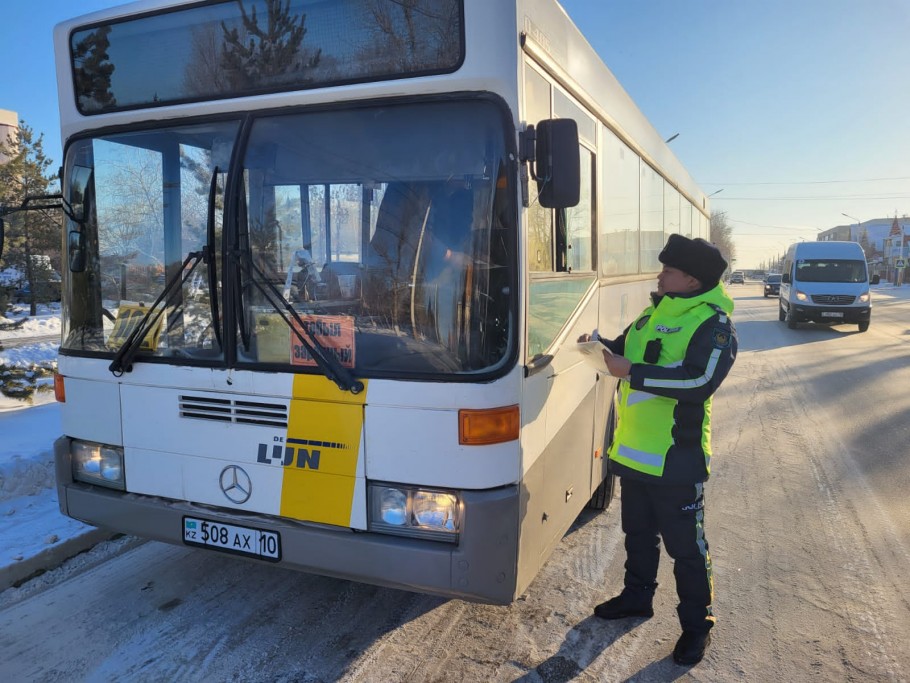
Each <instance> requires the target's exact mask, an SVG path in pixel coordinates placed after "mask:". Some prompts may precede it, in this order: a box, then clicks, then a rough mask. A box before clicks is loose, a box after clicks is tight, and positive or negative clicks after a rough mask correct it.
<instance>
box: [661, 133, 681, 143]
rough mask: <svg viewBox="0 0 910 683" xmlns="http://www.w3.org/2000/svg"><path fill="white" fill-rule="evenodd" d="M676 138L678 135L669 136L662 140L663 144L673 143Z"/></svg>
mask: <svg viewBox="0 0 910 683" xmlns="http://www.w3.org/2000/svg"><path fill="white" fill-rule="evenodd" d="M678 137H679V133H673V135H671V136H670V137H668V138H667V139H666V140H664V142H673V141H674V140H675V139H676V138H678Z"/></svg>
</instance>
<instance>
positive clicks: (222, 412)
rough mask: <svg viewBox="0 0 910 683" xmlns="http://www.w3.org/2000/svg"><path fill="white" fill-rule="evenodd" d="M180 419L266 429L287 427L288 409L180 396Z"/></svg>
mask: <svg viewBox="0 0 910 683" xmlns="http://www.w3.org/2000/svg"><path fill="white" fill-rule="evenodd" d="M180 417H188V418H193V419H196V420H215V421H216V422H234V423H238V424H252V425H263V426H266V427H287V426H288V409H287V406H286V405H283V404H281V403H260V402H258V401H238V400H236V399H226V398H211V397H209V396H181V397H180Z"/></svg>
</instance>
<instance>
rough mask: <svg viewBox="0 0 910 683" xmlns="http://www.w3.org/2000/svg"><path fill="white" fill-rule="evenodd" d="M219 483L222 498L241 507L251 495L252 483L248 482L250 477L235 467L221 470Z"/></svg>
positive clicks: (230, 466) (231, 466)
mask: <svg viewBox="0 0 910 683" xmlns="http://www.w3.org/2000/svg"><path fill="white" fill-rule="evenodd" d="M219 483H220V484H221V492H222V493H223V494H224V496H225V497H226V498H227V499H228V500H229V501H231V502H232V503H235V504H237V505H243V504H244V503H245V502H247V501H248V500H249V499H250V496H251V495H252V493H253V482H252V481H250V475H248V474H247V473H246V472H244V471H243V468H242V467H237V465H228V466H227V467H225V468H224V469H223V470H221V477H220V478H219Z"/></svg>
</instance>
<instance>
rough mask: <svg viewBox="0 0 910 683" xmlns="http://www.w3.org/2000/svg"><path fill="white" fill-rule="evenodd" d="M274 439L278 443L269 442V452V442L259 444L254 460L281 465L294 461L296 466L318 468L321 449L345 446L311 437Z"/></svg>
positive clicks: (278, 437) (279, 437)
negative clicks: (285, 441) (315, 439)
mask: <svg viewBox="0 0 910 683" xmlns="http://www.w3.org/2000/svg"><path fill="white" fill-rule="evenodd" d="M275 441H276V442H278V443H273V444H271V446H272V447H271V452H269V451H270V449H269V444H267V443H261V444H259V454H258V456H257V457H256V462H261V463H263V464H264V465H281V466H282V467H287V466H289V465H291V464H295V463H296V465H297V467H305V468H308V469H311V470H318V469H319V457H320V455H321V454H322V450H321V449H325V448H336V449H345V448H347V446H345V445H344V444H343V443H334V442H331V441H314V440H312V439H291V438H289V439H288V440H287V443H283V442H284V437H281V436H276V437H275Z"/></svg>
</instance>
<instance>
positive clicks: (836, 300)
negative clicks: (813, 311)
mask: <svg viewBox="0 0 910 683" xmlns="http://www.w3.org/2000/svg"><path fill="white" fill-rule="evenodd" d="M854 301H856V297H855V296H853V295H852V294H813V295H812V303H814V304H824V305H828V306H849V305H850V304H852V303H853V302H854Z"/></svg>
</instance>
